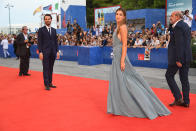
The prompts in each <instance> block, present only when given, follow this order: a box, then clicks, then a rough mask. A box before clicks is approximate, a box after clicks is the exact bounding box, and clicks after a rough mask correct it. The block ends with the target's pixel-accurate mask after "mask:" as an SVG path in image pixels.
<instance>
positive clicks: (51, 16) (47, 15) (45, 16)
mask: <svg viewBox="0 0 196 131" xmlns="http://www.w3.org/2000/svg"><path fill="white" fill-rule="evenodd" d="M46 16H50V18H51V20H52V16H51V14H45V15H44V20H45V17H46Z"/></svg>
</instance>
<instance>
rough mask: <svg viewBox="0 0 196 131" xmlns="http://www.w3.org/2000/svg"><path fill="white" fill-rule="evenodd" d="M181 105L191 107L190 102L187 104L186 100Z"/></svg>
mask: <svg viewBox="0 0 196 131" xmlns="http://www.w3.org/2000/svg"><path fill="white" fill-rule="evenodd" d="M180 106H184V107H186V108H189V106H190V104H186V103H185V102H183V103H182V104H180Z"/></svg>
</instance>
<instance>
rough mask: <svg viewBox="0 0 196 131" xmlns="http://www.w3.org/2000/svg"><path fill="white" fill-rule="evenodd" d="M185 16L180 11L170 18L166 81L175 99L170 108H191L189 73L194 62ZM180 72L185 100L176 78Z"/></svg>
mask: <svg viewBox="0 0 196 131" xmlns="http://www.w3.org/2000/svg"><path fill="white" fill-rule="evenodd" d="M182 18H183V15H182V13H181V12H180V11H174V12H173V13H172V14H171V16H170V23H171V24H172V29H171V31H170V36H171V39H170V43H169V46H168V69H167V71H166V74H165V76H166V80H167V83H168V85H169V88H170V89H171V92H172V94H173V96H174V98H175V100H174V102H173V103H171V104H169V105H170V106H184V107H189V104H190V99H189V92H190V86H189V80H188V71H189V66H190V62H191V60H192V51H191V31H190V28H189V26H188V25H187V24H186V23H185V22H183V20H182ZM178 70H179V76H180V81H181V84H182V92H183V98H182V95H181V92H180V89H179V88H178V86H177V84H176V81H175V79H174V76H175V74H176V72H177V71H178Z"/></svg>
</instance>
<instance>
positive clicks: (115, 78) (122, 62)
mask: <svg viewBox="0 0 196 131" xmlns="http://www.w3.org/2000/svg"><path fill="white" fill-rule="evenodd" d="M116 23H117V29H116V30H115V31H114V33H113V61H112V68H111V73H110V81H109V92H108V99H107V112H108V113H109V114H114V115H122V116H128V117H138V118H149V119H154V118H156V117H158V116H166V115H169V114H170V113H171V112H170V111H169V110H168V109H167V108H166V107H165V106H164V105H163V103H162V102H161V101H160V100H159V99H158V98H157V96H156V95H155V94H154V92H153V91H152V89H151V88H150V86H149V84H148V83H147V82H146V81H145V80H144V78H143V77H142V76H141V75H140V74H138V73H137V72H136V71H135V69H134V68H133V67H132V65H131V63H130V61H129V58H128V57H127V55H126V52H127V26H126V11H125V10H124V9H122V8H119V9H118V10H117V11H116Z"/></svg>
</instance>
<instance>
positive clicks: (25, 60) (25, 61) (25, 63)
mask: <svg viewBox="0 0 196 131" xmlns="http://www.w3.org/2000/svg"><path fill="white" fill-rule="evenodd" d="M28 70H29V56H28V55H27V56H20V72H19V73H20V74H27V73H28Z"/></svg>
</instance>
